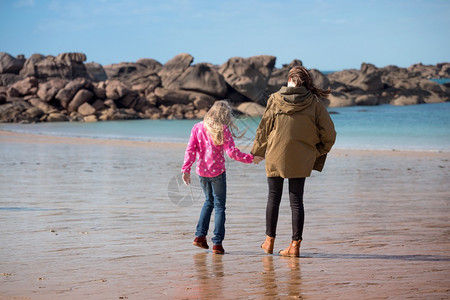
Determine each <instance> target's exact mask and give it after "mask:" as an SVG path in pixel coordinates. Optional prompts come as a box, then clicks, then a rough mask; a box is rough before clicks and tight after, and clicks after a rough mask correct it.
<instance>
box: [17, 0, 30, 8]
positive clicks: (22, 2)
mask: <svg viewBox="0 0 450 300" xmlns="http://www.w3.org/2000/svg"><path fill="white" fill-rule="evenodd" d="M13 6H14V7H15V8H21V7H30V6H34V0H16V1H15V2H14V3H13Z"/></svg>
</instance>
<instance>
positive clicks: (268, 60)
mask: <svg viewBox="0 0 450 300" xmlns="http://www.w3.org/2000/svg"><path fill="white" fill-rule="evenodd" d="M275 60H276V57H275V56H269V55H260V56H253V57H249V58H242V57H233V58H230V59H229V60H228V61H227V62H226V63H224V64H223V65H221V66H220V68H219V73H220V74H222V76H223V77H224V79H225V81H226V82H227V83H228V84H229V85H230V86H231V87H232V88H233V89H235V90H236V91H237V92H239V93H241V94H242V95H244V96H245V97H247V98H249V99H251V100H252V101H256V102H259V103H264V102H265V100H266V98H267V96H268V95H267V94H266V88H267V84H268V82H269V78H270V75H271V74H272V70H273V68H274V66H275Z"/></svg>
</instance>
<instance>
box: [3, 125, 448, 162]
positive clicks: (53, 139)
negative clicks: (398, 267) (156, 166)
mask: <svg viewBox="0 0 450 300" xmlns="http://www.w3.org/2000/svg"><path fill="white" fill-rule="evenodd" d="M0 141H3V142H22V143H52V144H57V143H61V144H90V145H109V146H124V147H125V146H134V147H155V148H164V147H168V148H184V147H186V144H187V142H186V143H184V142H155V141H138V140H127V139H114V138H110V139H106V138H88V137H69V136H56V135H48V134H44V133H42V134H34V133H23V132H16V131H9V130H2V129H0ZM236 144H237V146H238V147H242V148H243V149H246V150H247V149H248V148H251V147H250V146H242V145H239V144H238V141H237V142H236ZM344 154H368V155H369V154H384V155H388V156H403V155H419V156H434V155H437V156H447V155H450V150H449V151H442V150H429V151H424V150H397V149H391V150H387V149H386V150H384V149H378V150H373V149H335V148H333V149H332V150H331V152H330V155H344Z"/></svg>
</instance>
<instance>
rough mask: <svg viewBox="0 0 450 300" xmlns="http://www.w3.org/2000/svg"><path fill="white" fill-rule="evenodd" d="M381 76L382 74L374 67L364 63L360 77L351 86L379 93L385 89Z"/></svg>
mask: <svg viewBox="0 0 450 300" xmlns="http://www.w3.org/2000/svg"><path fill="white" fill-rule="evenodd" d="M381 75H382V73H381V72H380V71H379V70H378V69H377V68H376V67H375V66H374V65H372V64H366V63H363V64H362V65H361V70H360V71H359V74H358V77H357V78H356V79H355V80H354V81H352V82H351V83H350V85H352V86H355V87H357V88H360V89H361V90H363V91H369V92H373V91H378V90H381V89H383V83H382V82H381Z"/></svg>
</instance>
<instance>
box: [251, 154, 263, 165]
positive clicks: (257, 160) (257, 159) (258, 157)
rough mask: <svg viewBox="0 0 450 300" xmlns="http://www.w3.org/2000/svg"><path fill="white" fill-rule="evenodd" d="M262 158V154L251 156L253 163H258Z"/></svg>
mask: <svg viewBox="0 0 450 300" xmlns="http://www.w3.org/2000/svg"><path fill="white" fill-rule="evenodd" d="M263 159H264V157H262V156H253V163H254V164H255V165H257V164H259V163H260V162H261V161H262V160H263Z"/></svg>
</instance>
